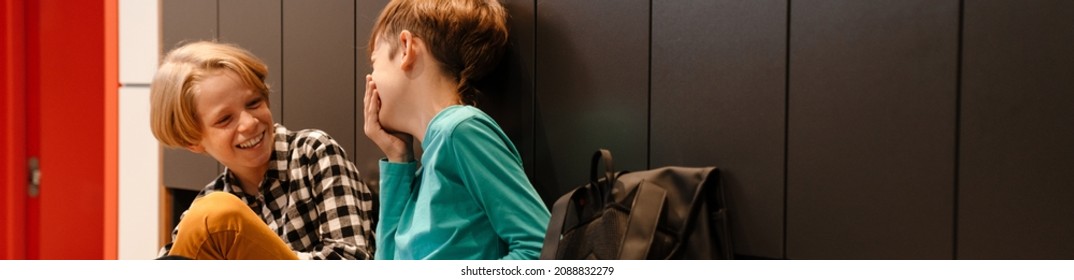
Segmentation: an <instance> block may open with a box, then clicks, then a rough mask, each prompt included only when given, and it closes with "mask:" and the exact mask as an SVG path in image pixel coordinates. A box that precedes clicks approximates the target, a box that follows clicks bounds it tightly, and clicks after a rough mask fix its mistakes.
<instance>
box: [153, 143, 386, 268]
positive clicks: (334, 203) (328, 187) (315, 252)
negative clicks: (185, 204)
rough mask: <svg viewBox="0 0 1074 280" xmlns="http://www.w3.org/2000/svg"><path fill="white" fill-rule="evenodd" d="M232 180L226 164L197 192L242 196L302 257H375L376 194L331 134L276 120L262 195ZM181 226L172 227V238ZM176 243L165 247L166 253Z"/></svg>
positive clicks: (162, 254)
mask: <svg viewBox="0 0 1074 280" xmlns="http://www.w3.org/2000/svg"><path fill="white" fill-rule="evenodd" d="M231 182H237V178H235V177H234V174H232V173H231V172H230V170H225V171H224V173H223V174H221V175H220V177H218V178H217V179H216V180H214V181H213V182H212V183H209V185H207V186H205V189H203V190H202V191H201V193H199V194H198V197H202V196H204V195H206V194H208V193H211V192H218V191H225V192H229V193H231V194H234V195H235V196H238V197H239V198H240V199H242V201H243V202H245V203H246V204H247V205H249V206H250V209H252V210H254V212H255V213H258V214H259V216H261V219H262V220H264V221H265V223H266V224H268V226H269V228H270V229H272V230H273V231H275V232H276V234H278V235H279V236H280V238H282V239H283V241H284V243H287V244H288V245H290V246H291V250H294V251H295V252H296V253H297V254H298V256H299V258H300V259H373V254H374V250H375V246H374V235H373V230H374V229H375V228H376V224H375V222H376V221H375V220H374V219H375V218H377V217H378V216H377V213H376V211H377V208H376V207H377V205H374V203H375V202H376V201H375V199H376V196H374V195H373V193H372V192H371V191H370V190H369V188H368V187H367V186H366V185H365V184H364V183H362V181H361V179H360V177H359V176H358V169H357V168H356V167H355V165H354V163H352V162H351V161H349V160H347V156H346V154H345V152H344V151H343V148H341V147H340V146H339V144H337V143H336V141H335V140H333V139H332V138H331V137H329V136H328V134H326V133H324V132H322V131H320V130H313V129H306V130H300V131H297V132H293V131H290V130H287V128H286V127H284V126H283V125H280V124H276V139H275V152H274V153H273V154H272V158H271V159H270V160H269V169H268V172H266V174H265V178H264V179H263V181H262V182H261V193H260V195H258V196H256V197H255V196H251V195H248V194H246V193H245V192H243V191H242V188H241V187H240V186H238V185H237V184H232V183H231ZM284 213H286V215H285V214H284ZM183 214H184V216H185V214H186V213H185V212H184V213H183ZM180 219H182V218H180ZM179 230H180V229H179V228H178V227H176V228H175V229H174V230H172V239H173V240H174V239H175V236H176V234H177V233H178V232H179ZM171 245H172V244H171V243H169V244H168V245H165V246H164V248H161V251H160V254H161V256H165V255H167V253H168V251H169V250H171Z"/></svg>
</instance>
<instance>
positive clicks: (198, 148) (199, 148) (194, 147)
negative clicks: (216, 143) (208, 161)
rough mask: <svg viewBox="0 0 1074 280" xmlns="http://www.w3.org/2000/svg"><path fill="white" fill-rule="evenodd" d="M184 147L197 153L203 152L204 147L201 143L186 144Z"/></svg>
mask: <svg viewBox="0 0 1074 280" xmlns="http://www.w3.org/2000/svg"><path fill="white" fill-rule="evenodd" d="M186 149H187V150H190V151H191V152H194V153H197V154H201V153H205V147H202V146H201V144H194V145H190V146H186Z"/></svg>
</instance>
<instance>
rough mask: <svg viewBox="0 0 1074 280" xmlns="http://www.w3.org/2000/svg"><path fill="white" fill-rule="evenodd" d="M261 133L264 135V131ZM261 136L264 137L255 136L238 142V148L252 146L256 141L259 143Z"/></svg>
mask: <svg viewBox="0 0 1074 280" xmlns="http://www.w3.org/2000/svg"><path fill="white" fill-rule="evenodd" d="M262 135H264V133H262ZM261 138H264V137H257V138H254V139H250V140H249V141H246V143H242V144H239V148H242V149H246V148H250V147H253V146H254V145H257V143H261Z"/></svg>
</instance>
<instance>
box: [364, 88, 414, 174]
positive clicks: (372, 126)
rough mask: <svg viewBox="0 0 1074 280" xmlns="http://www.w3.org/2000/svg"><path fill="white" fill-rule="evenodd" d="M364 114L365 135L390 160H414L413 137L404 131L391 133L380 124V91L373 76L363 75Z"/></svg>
mask: <svg viewBox="0 0 1074 280" xmlns="http://www.w3.org/2000/svg"><path fill="white" fill-rule="evenodd" d="M362 100H363V103H362V106H363V107H364V108H363V110H362V111H363V114H365V126H364V127H363V130H364V131H365V135H366V136H367V137H369V139H370V140H373V143H375V144H377V147H380V150H381V151H383V152H384V155H385V156H387V157H388V161H390V162H411V161H414V156H413V154H414V152H413V151H412V150H413V146H412V145H411V143H413V141H414V137H412V136H410V135H408V134H405V133H392V132H388V131H387V130H384V127H383V126H381V125H380V93H379V92H377V86H376V85H375V84H373V76H372V75H365V97H364V98H363V99H362Z"/></svg>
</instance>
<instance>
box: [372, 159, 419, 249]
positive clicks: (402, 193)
mask: <svg viewBox="0 0 1074 280" xmlns="http://www.w3.org/2000/svg"><path fill="white" fill-rule="evenodd" d="M417 170H418V164H417V162H408V163H394V162H388V160H387V159H381V160H380V221H379V222H378V223H377V232H376V236H377V251H376V253H375V255H376V257H375V259H378V260H390V259H395V233H396V232H397V231H398V229H399V219H400V217H401V216H402V214H403V208H404V207H406V203H407V200H408V199H409V198H410V192H411V189H412V188H411V184H412V183H413V182H414V174H415V172H417Z"/></svg>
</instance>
